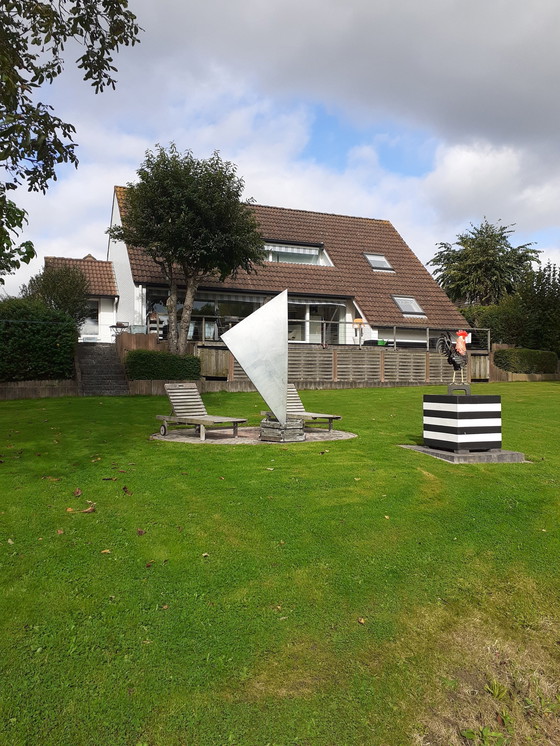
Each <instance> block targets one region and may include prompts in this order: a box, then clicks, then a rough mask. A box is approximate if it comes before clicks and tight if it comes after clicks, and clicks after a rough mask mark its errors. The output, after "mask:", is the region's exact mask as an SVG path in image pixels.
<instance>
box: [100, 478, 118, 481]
mask: <svg viewBox="0 0 560 746" xmlns="http://www.w3.org/2000/svg"><path fill="white" fill-rule="evenodd" d="M101 481H102V482H116V481H117V478H116V477H103V478H102V479H101Z"/></svg>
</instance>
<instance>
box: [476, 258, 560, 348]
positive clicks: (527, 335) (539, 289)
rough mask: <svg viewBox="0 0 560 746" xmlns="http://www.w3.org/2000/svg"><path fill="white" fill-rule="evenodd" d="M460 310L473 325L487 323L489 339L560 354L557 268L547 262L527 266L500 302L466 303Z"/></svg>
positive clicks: (559, 306)
mask: <svg viewBox="0 0 560 746" xmlns="http://www.w3.org/2000/svg"><path fill="white" fill-rule="evenodd" d="M463 313H464V314H465V316H466V318H467V320H468V321H469V323H470V324H472V325H473V326H477V327H488V328H489V329H490V330H491V333H492V341H493V342H505V343H506V344H512V345H516V346H518V347H528V348H530V349H534V350H552V351H553V352H556V353H557V354H559V355H560V270H559V269H558V267H557V266H556V265H555V264H551V263H548V264H547V265H546V266H545V267H539V268H538V269H535V270H529V271H527V272H526V273H525V274H524V275H523V277H522V278H521V280H520V281H519V283H518V284H517V287H516V291H515V293H513V294H512V295H508V296H505V297H504V298H503V299H502V300H501V302H500V303H498V304H495V305H489V306H470V307H469V308H468V309H464V310H463Z"/></svg>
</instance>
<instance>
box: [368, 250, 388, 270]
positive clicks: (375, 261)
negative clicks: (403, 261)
mask: <svg viewBox="0 0 560 746" xmlns="http://www.w3.org/2000/svg"><path fill="white" fill-rule="evenodd" d="M364 256H365V258H366V259H367V260H368V262H369V263H370V265H371V267H372V268H373V269H375V270H381V271H383V272H394V271H395V270H394V269H393V268H392V267H391V265H390V264H389V262H388V261H387V258H386V257H384V256H383V254H364Z"/></svg>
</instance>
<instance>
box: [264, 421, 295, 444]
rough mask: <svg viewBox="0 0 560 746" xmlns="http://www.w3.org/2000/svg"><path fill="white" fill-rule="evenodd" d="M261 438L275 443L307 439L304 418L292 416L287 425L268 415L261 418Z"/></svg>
mask: <svg viewBox="0 0 560 746" xmlns="http://www.w3.org/2000/svg"><path fill="white" fill-rule="evenodd" d="M261 440H265V441H269V442H273V443H300V442H301V441H303V440H305V432H304V429H303V420H302V419H299V418H297V417H294V418H290V419H288V421H287V422H286V424H285V425H282V424H281V423H280V422H278V420H275V419H270V418H269V417H266V418H265V419H264V420H261Z"/></svg>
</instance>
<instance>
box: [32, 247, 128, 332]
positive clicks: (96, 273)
mask: <svg viewBox="0 0 560 746" xmlns="http://www.w3.org/2000/svg"><path fill="white" fill-rule="evenodd" d="M49 267H52V268H53V269H59V268H61V267H76V268H78V269H80V270H81V271H82V272H83V273H84V275H85V276H86V279H87V281H88V284H89V291H90V298H89V301H88V317H87V319H86V320H85V322H84V324H83V325H82V328H81V329H80V342H112V341H113V336H114V335H113V329H114V328H115V326H116V318H117V306H118V302H119V291H118V289H117V281H116V278H115V273H114V272H113V265H112V264H111V262H102V261H98V260H97V259H96V258H95V257H93V256H92V255H91V254H88V255H87V256H85V257H84V258H83V259H68V258H66V257H56V256H46V257H45V269H48V268H49Z"/></svg>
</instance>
